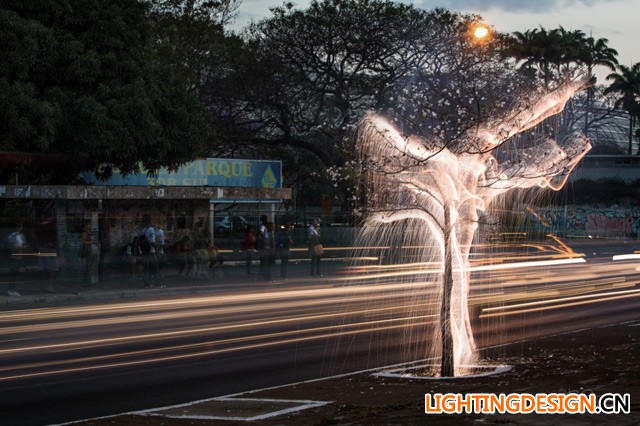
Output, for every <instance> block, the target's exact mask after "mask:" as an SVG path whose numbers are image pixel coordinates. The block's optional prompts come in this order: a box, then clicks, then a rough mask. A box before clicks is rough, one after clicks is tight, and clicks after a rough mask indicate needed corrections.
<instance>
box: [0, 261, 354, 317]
mask: <svg viewBox="0 0 640 426" xmlns="http://www.w3.org/2000/svg"><path fill="white" fill-rule="evenodd" d="M343 266H344V263H343V262H342V261H341V260H339V259H325V260H323V262H322V269H323V271H325V272H324V277H310V276H309V262H308V261H307V260H306V259H297V260H292V261H291V263H290V264H289V267H288V273H287V279H286V280H282V279H281V278H280V265H279V264H276V265H272V268H271V275H272V278H273V280H274V281H273V282H272V283H265V282H264V280H263V278H262V276H260V275H258V274H257V272H258V270H259V265H258V262H256V261H254V263H253V265H252V267H251V272H252V274H246V270H245V268H246V267H245V264H244V262H241V261H230V262H225V264H224V265H223V266H222V267H216V268H214V269H212V270H211V271H210V275H209V278H191V277H179V276H178V269H177V267H176V266H175V265H168V266H166V267H165V268H163V269H162V271H161V279H160V283H161V285H163V286H164V287H162V288H157V287H145V286H144V282H143V280H142V278H141V277H138V278H135V279H132V278H130V277H129V276H128V274H127V273H126V272H124V271H109V276H108V278H106V279H103V280H102V281H100V282H99V283H98V284H95V285H92V286H88V287H85V286H83V285H82V282H81V280H79V279H66V280H62V279H61V280H58V281H56V283H55V285H54V287H55V288H56V291H57V293H55V294H52V293H48V292H45V291H44V290H43V287H44V282H43V280H42V277H41V274H40V273H39V272H37V271H33V272H26V273H21V274H20V275H19V281H18V282H17V284H16V290H17V291H18V292H19V293H20V295H21V296H20V297H10V296H7V293H6V284H5V283H1V284H0V307H1V306H3V305H5V306H7V305H12V306H18V305H22V304H35V303H57V302H68V301H69V302H73V301H99V300H118V299H134V298H141V297H161V296H171V295H181V294H198V293H206V292H211V291H224V290H230V289H233V290H251V289H255V288H264V287H265V286H266V285H270V286H272V287H289V286H296V285H317V284H323V283H324V282H325V280H329V279H330V278H331V276H334V275H335V274H336V273H337V271H338V270H339V269H340V268H341V267H343ZM6 279H7V277H6V276H2V277H0V282H2V281H6Z"/></svg>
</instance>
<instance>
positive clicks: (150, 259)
mask: <svg viewBox="0 0 640 426" xmlns="http://www.w3.org/2000/svg"><path fill="white" fill-rule="evenodd" d="M143 221H144V223H145V228H144V232H143V233H142V234H141V235H140V236H139V237H138V245H139V246H140V250H141V251H142V256H143V257H144V273H143V275H142V279H143V281H144V285H145V287H154V285H155V287H164V285H161V284H160V269H159V265H158V256H157V254H156V230H155V229H154V228H153V225H152V222H151V217H150V216H145V217H144V218H143ZM152 278H153V281H154V283H153V284H152V283H151V279H152Z"/></svg>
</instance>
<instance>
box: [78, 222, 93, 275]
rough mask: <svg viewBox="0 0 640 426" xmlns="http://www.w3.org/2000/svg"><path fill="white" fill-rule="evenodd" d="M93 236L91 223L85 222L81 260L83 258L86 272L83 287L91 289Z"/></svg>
mask: <svg viewBox="0 0 640 426" xmlns="http://www.w3.org/2000/svg"><path fill="white" fill-rule="evenodd" d="M92 246H93V236H92V235H91V222H85V224H84V227H83V230H82V238H81V246H80V258H82V262H83V266H84V272H83V274H82V275H83V279H82V286H83V287H89V286H90V285H91V275H92V271H93V267H94V265H93V260H94V259H93V257H94V256H93V255H92V252H93V248H92Z"/></svg>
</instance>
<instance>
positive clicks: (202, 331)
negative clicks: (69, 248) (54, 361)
mask: <svg viewBox="0 0 640 426" xmlns="http://www.w3.org/2000/svg"><path fill="white" fill-rule="evenodd" d="M424 306H425V304H417V305H413V306H411V305H405V304H403V305H398V306H390V307H384V308H377V309H371V308H369V309H366V310H359V311H351V312H349V315H358V314H362V315H368V316H371V315H373V314H374V313H376V312H386V313H391V312H394V311H400V312H402V311H406V310H407V309H413V308H420V307H424ZM345 315H346V314H345V312H344V311H342V310H341V311H339V312H332V313H328V314H318V315H299V316H293V317H289V318H284V319H274V320H263V321H256V322H242V323H234V324H229V325H225V326H212V327H204V328H196V329H187V330H178V331H167V332H162V333H150V334H138V335H131V336H124V337H114V338H108V339H96V340H86V341H78V342H71V343H58V344H50V345H39V346H31V347H19V348H13V349H0V355H2V354H11V353H28V352H38V353H42V352H43V351H50V350H55V351H57V352H60V350H69V349H74V348H82V349H87V348H94V347H105V346H112V345H116V344H120V343H126V342H130V341H135V342H144V341H150V340H154V341H157V340H167V339H172V338H176V337H184V336H197V335H210V334H211V333H214V332H221V331H231V330H241V329H245V328H254V327H264V326H268V325H281V324H287V323H291V322H301V321H306V322H308V321H314V320H319V319H328V318H344V317H345ZM128 321H130V319H128ZM85 325H86V324H84V325H83V326H85ZM0 371H2V369H1V368H0Z"/></svg>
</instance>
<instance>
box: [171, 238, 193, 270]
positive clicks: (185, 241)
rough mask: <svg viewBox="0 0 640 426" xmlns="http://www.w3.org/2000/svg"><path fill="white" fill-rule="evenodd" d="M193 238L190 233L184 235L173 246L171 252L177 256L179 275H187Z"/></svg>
mask: <svg viewBox="0 0 640 426" xmlns="http://www.w3.org/2000/svg"><path fill="white" fill-rule="evenodd" d="M190 241H191V238H189V236H188V235H185V236H184V237H182V238H181V239H180V240H179V241H178V242H176V243H175V244H174V245H173V247H172V248H171V252H172V253H173V255H174V256H175V259H176V262H177V263H178V276H179V277H185V276H186V275H187V272H189V269H188V267H187V266H188V262H187V256H188V255H189V252H190V251H191V247H190V244H189V243H190Z"/></svg>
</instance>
